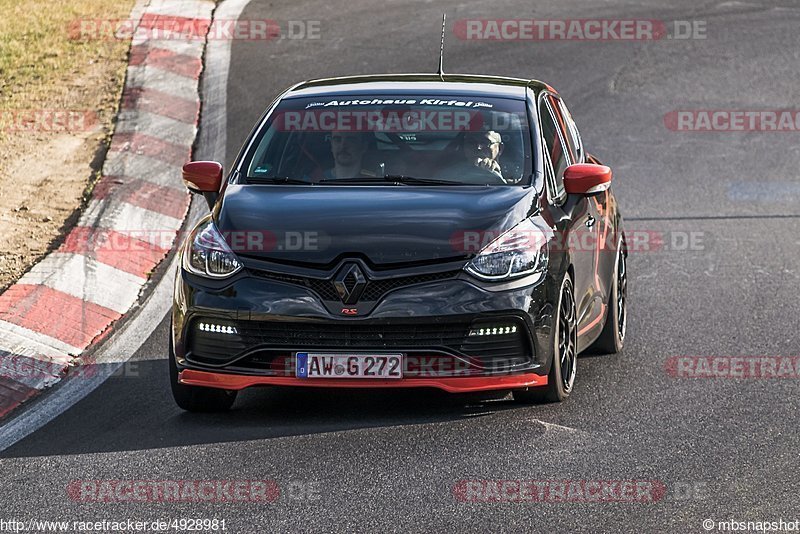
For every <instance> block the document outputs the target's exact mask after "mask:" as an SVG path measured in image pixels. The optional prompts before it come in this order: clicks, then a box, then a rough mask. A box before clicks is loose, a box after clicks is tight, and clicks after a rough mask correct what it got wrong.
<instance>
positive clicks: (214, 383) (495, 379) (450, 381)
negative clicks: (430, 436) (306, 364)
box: [180, 369, 547, 393]
mask: <svg viewBox="0 0 800 534" xmlns="http://www.w3.org/2000/svg"><path fill="white" fill-rule="evenodd" d="M180 382H181V383H182V384H187V385H190V386H204V387H211V388H221V389H232V390H240V389H244V388H248V387H251V386H266V385H271V386H307V387H322V388H423V387H431V388H437V389H443V390H445V391H447V392H449V393H466V392H470V391H491V390H495V389H513V388H524V387H534V386H546V385H547V377H546V376H541V375H537V374H534V373H527V374H520V375H505V376H481V377H455V378H401V379H396V380H393V379H386V380H383V379H376V378H294V377H289V376H247V375H233V374H227V373H224V374H223V373H210V372H207V371H195V370H194V369H186V370H184V371H181V374H180Z"/></svg>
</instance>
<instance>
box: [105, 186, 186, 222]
mask: <svg viewBox="0 0 800 534" xmlns="http://www.w3.org/2000/svg"><path fill="white" fill-rule="evenodd" d="M109 195H114V196H116V198H118V199H120V200H122V201H123V202H127V203H128V204H133V205H134V206H139V207H140V208H144V209H146V210H150V211H155V212H156V213H161V214H163V215H168V216H169V217H174V218H175V219H183V216H184V215H186V210H187V208H188V207H189V193H188V191H186V189H185V188H180V189H178V188H175V187H164V186H160V185H157V184H154V183H152V182H148V181H147V180H141V179H139V178H130V177H127V176H103V178H101V179H100V181H99V182H98V183H97V185H96V186H95V188H94V191H93V196H94V198H98V199H103V198H106V197H108V196H109Z"/></svg>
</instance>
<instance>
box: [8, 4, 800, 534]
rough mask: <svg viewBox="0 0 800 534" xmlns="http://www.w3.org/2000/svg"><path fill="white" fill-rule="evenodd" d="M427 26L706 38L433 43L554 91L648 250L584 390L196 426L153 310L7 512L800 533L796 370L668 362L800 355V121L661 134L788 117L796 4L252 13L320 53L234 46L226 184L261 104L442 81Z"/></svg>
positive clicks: (354, 525) (451, 58)
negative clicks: (551, 24) (369, 79)
mask: <svg viewBox="0 0 800 534" xmlns="http://www.w3.org/2000/svg"><path fill="white" fill-rule="evenodd" d="M667 4H669V5H667ZM443 11H445V12H446V13H447V15H448V20H449V21H451V23H450V24H449V26H450V27H452V21H455V20H458V19H468V18H469V19H483V18H491V19H499V18H537V19H577V18H597V19H657V20H663V21H670V24H671V21H675V20H680V21H684V20H689V21H704V22H705V27H706V28H707V30H706V35H705V37H706V38H705V39H687V40H676V39H662V40H656V41H646V42H641V41H607V42H586V41H578V40H575V41H544V42H531V41H492V40H473V41H467V40H460V39H458V38H456V37H455V36H454V35H453V34H452V32H449V34H448V37H447V43H446V45H445V60H444V69H445V71H446V72H464V73H485V74H498V75H508V76H517V77H532V78H537V79H540V80H544V81H546V82H548V83H549V84H551V85H552V86H553V87H555V88H556V89H557V90H558V91H559V92H560V94H561V95H562V96H563V97H564V99H565V101H566V102H567V104H568V105H569V106H570V107H571V110H572V113H573V115H574V117H575V120H576V121H577V123H578V125H579V127H580V128H581V133H582V136H583V139H584V143H585V145H586V147H587V148H588V150H589V151H590V152H591V153H593V154H595V155H596V156H597V157H599V158H600V159H601V160H602V161H603V162H604V163H606V164H608V165H609V166H611V167H612V168H613V169H614V176H615V182H614V184H615V185H614V189H615V193H616V195H617V197H618V198H619V200H620V203H621V206H622V210H623V213H624V215H625V217H626V227H627V228H626V229H627V230H628V231H629V232H631V231H633V232H634V233H635V232H639V233H640V235H645V236H650V237H652V238H653V239H655V237H654V236H658V237H660V239H661V240H660V241H658V243H662V244H656V245H653V246H651V247H649V248H650V250H646V248H647V247H642V250H633V251H632V252H631V255H630V258H629V280H630V282H629V288H630V294H629V302H630V308H629V314H630V318H629V321H630V322H629V326H628V338H627V344H626V347H625V350H624V352H623V353H621V354H618V355H613V356H586V357H582V358H581V359H579V361H578V375H577V385H576V390H575V392H574V393H573V395H572V397H571V398H570V399H569V400H568V401H567V402H565V403H564V404H561V405H547V406H520V405H517V404H514V403H513V402H512V401H511V399H510V396H508V397H505V398H500V397H496V398H485V397H483V398H481V397H474V396H472V397H463V396H448V395H446V394H443V393H438V392H427V391H422V392H412V391H401V392H397V391H388V392H380V391H377V392H376V391H363V392H347V393H344V392H334V393H331V392H324V391H303V390H276V389H262V390H255V391H247V392H245V393H243V394H241V395H240V397H239V400H237V402H236V405H235V407H234V410H233V411H232V412H230V413H228V414H219V415H202V414H199V415H198V414H187V413H183V412H182V411H181V410H179V409H178V408H177V407H176V406H175V404H174V402H173V401H172V397H171V394H170V392H169V384H168V379H167V361H166V359H165V358H166V354H167V329H168V322H167V320H166V318H165V319H164V320H162V321H161V323H160V325H159V326H158V328H156V329H155V330H154V331H153V332H152V333H151V334H150V335H149V337H147V339H146V340H145V341H144V343H143V344H142V346H141V347H140V348H139V350H138V351H137V352H136V354H135V355H133V357H132V360H131V361H132V362H136V363H135V365H133V364H129V365H128V366H127V367H126V368H125V371H124V372H122V373H121V374H119V375H118V376H114V377H111V378H109V379H108V380H107V381H105V382H104V383H103V384H102V385H101V386H100V387H98V388H97V389H96V390H95V391H94V392H92V393H91V394H90V395H89V396H87V397H86V398H85V399H83V400H82V401H80V402H78V403H77V404H75V405H74V406H72V407H71V408H70V409H69V410H67V411H66V412H65V413H63V414H62V415H61V416H59V417H58V418H56V419H55V420H54V421H52V422H51V423H49V424H47V425H46V426H44V427H43V428H41V429H40V430H38V431H36V432H34V433H33V434H31V435H29V436H28V437H26V438H24V439H23V440H21V441H19V442H18V443H17V444H16V445H14V446H12V447H10V448H9V449H7V450H5V451H4V452H3V453H2V459H1V460H0V480H2V481H3V484H2V485H3V486H4V488H5V489H4V492H3V496H2V499H1V501H2V502H0V512H1V513H0V516H2V517H6V518H8V517H18V518H28V517H35V518H38V519H53V520H56V519H70V520H73V519H74V520H103V519H123V518H124V519H128V518H133V519H140V520H154V519H175V518H187V517H195V518H218V519H225V520H226V526H227V530H228V531H231V532H277V531H290V530H300V531H336V532H342V531H362V532H365V531H386V530H392V531H440V530H447V531H451V530H452V531H462V532H465V531H526V532H568V531H569V532H574V531H585V532H617V531H625V532H704V531H705V530H704V528H703V521H704V520H707V519H711V520H713V521H725V520H736V521H748V520H749V521H778V520H780V519H783V520H784V521H793V520H794V519H795V518H796V517H798V518H800V513H798V510H799V509H798V505H799V504H800V497H798V493H799V492H800V481H798V476H797V474H798V472H800V457H799V455H800V453H799V452H798V451H799V450H800V436H798V431H797V429H798V419H799V418H798V408H800V400H798V392H800V387H798V383H799V382H798V378H800V375H799V374H797V373H795V375H794V377H793V378H792V377H790V378H763V377H762V378H758V377H752V378H744V379H742V378H703V377H700V378H687V377H683V376H675V373H674V372H673V373H670V372H669V371H668V369H669V365H670V362H671V361H675V359H676V358H679V357H686V356H709V357H721V358H729V357H738V356H798V355H800V349H799V348H798V347H799V346H800V344H799V343H798V335H797V318H798V316H800V299H798V298H797V292H798V287H800V265H799V264H798V258H800V254H798V252H800V251H799V250H798V249H799V248H800V237H798V229H800V185H798V184H799V182H798V171H797V169H798V168H800V129H798V130H795V131H789V132H766V131H750V132H731V131H722V132H687V131H674V130H672V129H670V128H668V127H667V126H666V125H665V115H667V114H669V113H670V112H672V111H678V110H717V109H721V110H733V109H737V110H780V109H794V108H797V107H798V105H797V102H798V101H799V100H800V86H798V83H797V71H798V67H800V35H799V34H798V32H797V28H798V27H800V4H798V3H797V2H796V0H774V1H771V2H768V1H766V0H761V1H753V2H746V1H742V2H739V1H724V2H717V1H712V2H709V1H704V0H692V1H685V0H672V1H670V2H664V1H662V0H636V1H627V0H608V1H605V2H589V1H588V0H581V1H577V0H563V1H559V2H521V1H502V0H501V1H497V2H491V3H486V2H480V3H477V2H476V3H472V4H469V3H461V2H437V3H429V2H409V3H402V4H401V3H400V2H395V3H382V2H380V3H379V2H374V3H372V2H366V1H363V0H354V1H351V2H346V3H345V2H323V1H316V0H302V1H296V2H271V1H259V0H254V1H253V2H251V3H250V4H249V5H248V6H247V7H246V8H245V10H244V11H243V13H242V14H241V18H242V19H274V20H276V21H279V22H281V21H282V25H284V24H285V23H286V21H292V20H294V21H309V20H312V21H320V25H319V28H320V38H319V39H296V40H295V39H281V40H276V41H268V42H265V41H259V40H254V41H244V40H237V41H235V42H233V43H232V48H231V50H232V54H231V63H230V75H229V79H228V86H227V114H228V115H227V151H226V162H225V165H226V168H228V167H229V165H230V163H231V161H232V160H233V158H234V157H235V155H236V153H237V151H238V149H239V147H240V145H241V143H242V141H243V139H244V137H245V136H246V135H247V133H248V132H249V131H250V128H251V127H252V126H253V124H254V122H255V121H256V120H257V118H258V117H259V116H260V114H261V113H262V112H263V110H264V109H265V107H266V106H267V105H268V104H269V103H270V102H271V100H272V99H273V98H274V97H275V96H276V95H277V94H278V93H279V92H280V91H281V90H283V89H284V88H286V87H288V86H289V85H292V84H293V83H295V82H297V81H300V80H303V79H309V78H318V77H327V76H335V75H348V74H361V73H382V72H433V71H435V69H436V66H437V59H438V57H437V54H438V46H439V31H440V25H441V13H442V12H443ZM798 126H799V127H800V125H798ZM195 203H196V204H198V203H197V202H195ZM200 208H202V206H200ZM42 402H46V396H45V398H44V399H40V400H37V401H35V402H34V404H33V405H32V406H31V408H30V409H35V407H36V405H37V404H36V403H42ZM87 479H88V480H122V479H124V480H231V479H259V480H274V481H275V482H276V483H277V485H278V486H279V487H280V489H281V496H280V498H278V499H277V500H276V501H275V502H271V503H263V502H246V503H240V502H239V503H230V502H228V503H225V502H210V503H207V502H198V503H171V502H122V503H102V502H100V503H86V502H80V499H75V498H74V497H71V496H70V494H69V493H68V492H67V489H66V488H67V486H68V485H69V484H70V482H71V481H73V480H87ZM464 480H473V481H474V480H489V481H497V480H516V481H519V480H523V481H524V480H535V481H546V480H558V481H575V482H578V483H581V484H583V486H581V487H585V484H586V483H588V482H592V481H647V482H648V483H650V484H652V485H654V487H656V488H660V490H659V491H655V492H654V493H652V494H651V496H654V499H652V500H653V502H647V501H646V500H645V501H643V502H635V501H631V500H624V499H623V502H609V501H608V500H600V501H592V500H591V499H583V500H581V499H573V500H571V501H570V502H553V501H548V502H530V501H528V502H473V501H474V500H476V499H473V500H470V499H463V498H459V494H458V491H456V492H455V493H454V488H456V489H457V487H458V485H459V483H460V481H464ZM579 485H580V484H579ZM477 500H478V501H480V500H481V499H477ZM484 500H485V499H484ZM715 531H716V530H715Z"/></svg>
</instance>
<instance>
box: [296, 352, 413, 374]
mask: <svg viewBox="0 0 800 534" xmlns="http://www.w3.org/2000/svg"><path fill="white" fill-rule="evenodd" d="M296 359H297V367H296V368H295V376H297V378H403V355H402V354H330V353H314V352H298V353H297V356H296Z"/></svg>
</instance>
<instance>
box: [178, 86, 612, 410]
mask: <svg viewBox="0 0 800 534" xmlns="http://www.w3.org/2000/svg"><path fill="white" fill-rule="evenodd" d="M183 179H184V181H185V183H186V185H187V187H188V188H189V189H190V190H191V191H193V192H196V193H202V195H203V196H204V197H205V199H206V201H207V202H208V205H209V207H210V208H211V213H210V214H209V215H208V216H207V217H205V218H204V219H203V220H201V221H200V222H199V223H198V224H197V225H196V226H195V227H194V228H193V229H192V230H191V232H190V233H189V235H188V237H187V239H186V240H185V242H184V243H183V245H182V246H181V249H180V256H181V268H180V270H179V272H178V274H177V278H176V284H175V295H174V304H173V312H172V332H171V339H170V358H169V363H170V373H171V382H172V391H173V394H174V397H175V400H176V402H177V403H178V405H179V406H180V407H182V408H184V409H187V410H192V411H210V410H222V409H227V408H229V407H230V406H231V405H232V404H233V402H234V400H235V398H236V393H237V392H238V391H239V390H241V389H243V388H246V387H250V386H259V385H271V386H282V385H283V386H311V387H325V388H342V387H344V388H383V387H434V388H439V389H442V390H445V391H449V392H454V393H456V392H473V391H487V390H511V391H513V396H514V398H515V399H516V400H518V401H521V402H538V401H544V402H553V401H561V400H563V399H565V398H566V397H568V396H569V394H570V392H571V391H572V390H573V388H574V385H575V374H576V362H577V355H578V354H579V353H580V352H582V351H584V350H587V349H592V350H594V351H597V352H605V353H613V352H617V351H619V350H620V349H621V348H622V345H623V341H624V339H625V329H626V287H627V282H626V280H627V278H626V274H627V272H626V255H627V252H626V247H625V242H624V236H623V231H622V217H621V215H620V213H619V210H618V208H617V202H616V200H615V198H614V195H613V194H612V192H611V190H610V184H611V170H610V169H609V168H608V167H606V166H603V165H601V164H600V163H599V162H598V161H597V160H596V159H595V158H594V157H593V156H591V155H590V154H588V153H587V152H586V151H585V149H584V147H583V144H582V142H581V137H580V134H579V133H578V129H577V128H576V125H575V123H574V122H573V120H572V117H571V115H570V113H569V111H568V110H567V107H566V106H565V104H564V102H563V100H561V98H560V97H559V95H558V94H557V93H556V91H555V90H554V89H552V88H551V87H550V86H548V85H546V84H544V83H541V82H537V81H533V80H523V79H514V78H501V77H489V76H472V75H442V76H439V75H384V76H363V77H347V78H335V79H324V80H315V81H309V82H304V83H301V84H299V85H296V86H294V87H292V88H291V89H289V90H287V91H286V92H284V93H283V94H281V95H280V96H279V97H278V98H277V99H276V100H275V101H274V102H273V103H272V105H271V106H270V107H269V108H268V110H267V111H266V112H265V114H264V115H263V117H262V118H261V119H260V120H259V121H258V123H257V125H256V127H255V128H254V129H253V131H252V133H251V134H250V136H249V138H248V139H247V141H246V142H245V144H244V146H243V148H242V150H241V152H240V153H239V155H238V157H237V158H236V161H235V163H234V166H233V169H232V170H231V171H230V172H229V173H228V174H227V177H225V178H224V179H223V169H222V166H221V165H220V164H219V163H216V162H191V163H187V164H186V165H185V166H184V168H183Z"/></svg>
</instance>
